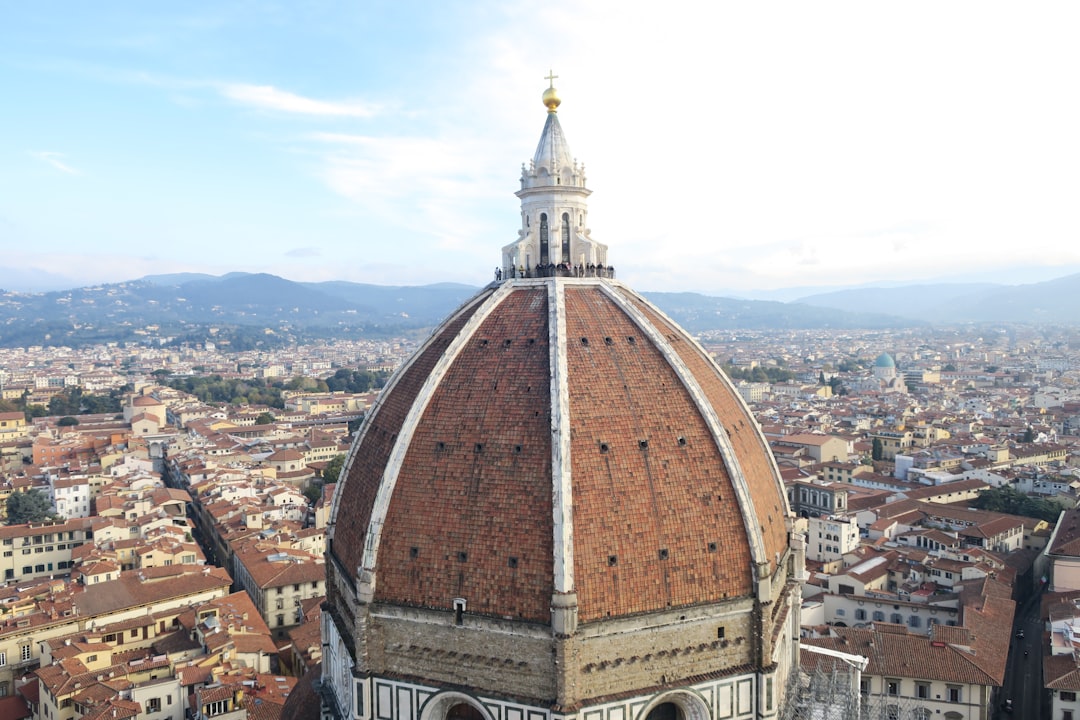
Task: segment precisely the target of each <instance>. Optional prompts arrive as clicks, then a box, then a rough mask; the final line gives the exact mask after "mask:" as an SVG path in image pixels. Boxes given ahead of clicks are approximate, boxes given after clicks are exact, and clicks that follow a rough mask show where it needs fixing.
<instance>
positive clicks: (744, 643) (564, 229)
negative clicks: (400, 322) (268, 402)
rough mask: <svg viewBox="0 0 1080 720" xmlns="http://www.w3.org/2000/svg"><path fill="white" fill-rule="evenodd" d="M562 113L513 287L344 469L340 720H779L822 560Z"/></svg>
mask: <svg viewBox="0 0 1080 720" xmlns="http://www.w3.org/2000/svg"><path fill="white" fill-rule="evenodd" d="M550 79H553V78H549V80H550ZM544 102H545V105H546V106H547V108H548V115H547V121H546V123H545V126H544V132H543V135H542V137H541V140H540V145H539V147H538V148H537V152H536V156H535V157H534V158H533V162H532V165H531V167H530V168H529V169H528V170H526V171H525V173H524V174H523V176H522V186H521V190H520V191H519V192H518V193H517V195H518V197H519V198H521V202H522V222H523V227H522V230H521V232H520V233H519V240H518V241H517V242H516V243H514V244H512V245H509V246H507V247H506V248H503V251H502V254H503V267H502V268H501V270H502V272H501V273H498V274H497V275H496V280H495V282H493V283H491V284H490V285H488V286H487V287H485V288H483V289H482V290H481V291H480V292H479V293H477V295H476V296H474V297H473V298H472V299H470V300H468V301H467V302H465V303H464V304H463V305H462V306H461V307H459V308H458V309H456V310H455V311H453V312H452V313H451V314H450V315H449V317H448V318H447V319H446V320H445V321H444V322H443V324H442V325H440V326H439V327H438V328H437V329H436V330H435V331H434V332H433V333H432V334H431V336H430V337H429V338H428V339H427V340H426V341H425V342H424V344H423V345H422V346H421V347H420V348H419V349H418V350H417V351H416V353H415V354H414V355H413V356H412V357H411V358H410V359H409V360H408V361H407V362H406V363H405V364H404V365H403V366H402V367H401V368H400V369H399V370H398V371H397V372H396V373H395V374H394V376H393V378H392V379H391V380H390V382H389V383H388V385H387V386H386V388H385V389H384V390H383V391H382V393H381V394H380V396H379V399H378V401H377V402H376V403H375V405H374V406H373V407H372V408H371V410H370V411H369V413H368V414H367V416H366V417H365V420H364V424H363V425H362V427H361V428H360V429H359V430H358V432H357V437H356V440H355V441H354V443H353V446H352V448H351V450H350V452H349V456H348V458H347V460H346V462H345V465H344V467H343V469H342V472H341V475H340V478H339V481H338V484H337V488H336V491H335V496H334V500H333V505H332V510H331V519H330V524H329V526H328V528H327V537H328V547H327V563H326V566H327V595H328V597H327V602H326V604H325V605H324V612H323V615H322V623H323V625H322V633H323V672H322V698H323V709H324V716H325V717H334V718H341V719H343V720H344V719H348V720H728V719H729V718H730V719H734V720H763V719H766V718H778V717H779V716H780V713H781V708H782V707H783V704H784V700H785V693H786V690H787V687H788V680H789V678H792V677H794V676H795V675H797V672H798V637H799V633H798V631H799V603H800V593H799V584H798V579H799V576H800V575H801V571H802V566H803V556H802V552H801V541H800V540H799V539H797V538H795V537H793V535H792V528H791V522H792V513H791V512H790V510H789V508H788V502H787V495H786V493H785V491H784V486H783V483H782V481H781V479H780V475H779V472H778V470H777V467H776V463H775V461H774V460H773V457H772V455H771V453H770V451H769V447H768V444H767V442H766V440H765V437H764V436H763V435H762V432H761V430H760V428H759V427H758V425H757V423H756V422H755V420H754V418H753V417H752V416H751V414H750V412H749V410H748V408H747V407H746V405H745V404H744V403H743V401H742V399H741V397H740V396H739V393H738V392H736V390H735V388H734V386H733V385H732V383H731V382H730V380H728V378H727V377H726V376H725V375H724V374H723V373H722V372H721V371H720V369H719V368H718V367H717V366H716V364H715V363H714V362H713V361H712V359H711V358H710V357H709V355H708V353H706V352H705V351H704V350H703V349H702V348H701V346H699V345H698V344H697V342H696V341H695V340H694V339H693V338H692V337H691V336H690V335H689V334H688V333H687V332H686V331H685V330H683V329H682V328H680V327H679V326H678V325H676V324H675V323H674V322H673V321H672V320H671V319H670V318H668V317H667V316H666V315H664V314H663V313H662V312H660V311H659V310H658V309H657V308H656V307H654V306H653V305H652V304H651V303H649V302H648V301H647V300H645V299H644V298H643V297H642V296H641V295H639V294H638V293H636V292H634V291H633V290H632V289H631V288H629V287H627V286H626V285H624V284H622V283H621V282H619V281H617V280H615V279H614V278H613V277H612V274H611V272H610V265H608V258H607V248H606V246H604V245H602V244H600V243H596V242H593V241H592V240H590V239H589V235H588V231H587V230H586V229H585V217H586V212H585V211H586V206H585V203H586V199H587V197H588V195H589V191H588V190H587V189H586V188H585V176H584V170H583V169H582V168H581V167H580V166H579V165H577V164H576V163H575V162H574V161H573V160H572V158H571V155H570V151H569V149H568V146H567V143H566V139H565V137H564V136H563V132H562V128H561V127H560V125H559V121H558V118H557V115H556V113H555V110H556V109H557V107H558V105H559V100H558V96H557V95H556V93H555V89H554V87H549V88H548V89H547V91H546V92H545V93H544ZM545 222H546V223H547V224H546V226H545V225H544V223H545ZM533 253H536V255H533ZM544 253H547V254H546V256H545V255H544ZM545 259H546V260H547V263H544V262H543V260H545Z"/></svg>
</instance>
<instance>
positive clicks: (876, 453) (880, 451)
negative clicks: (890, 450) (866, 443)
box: [870, 438, 885, 462]
mask: <svg viewBox="0 0 1080 720" xmlns="http://www.w3.org/2000/svg"><path fill="white" fill-rule="evenodd" d="M884 456H885V447H884V446H883V445H882V444H881V438H874V443H873V446H872V447H871V448H870V458H871V459H872V460H874V461H875V462H876V461H878V460H881V459H882V458H883V457H884Z"/></svg>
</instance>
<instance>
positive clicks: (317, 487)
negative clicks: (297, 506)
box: [304, 478, 325, 505]
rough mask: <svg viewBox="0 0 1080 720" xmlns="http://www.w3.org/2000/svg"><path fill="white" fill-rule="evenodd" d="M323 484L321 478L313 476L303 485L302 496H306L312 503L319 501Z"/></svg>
mask: <svg viewBox="0 0 1080 720" xmlns="http://www.w3.org/2000/svg"><path fill="white" fill-rule="evenodd" d="M324 484H325V483H323V481H322V480H319V479H318V478H313V479H312V480H311V482H309V483H308V484H307V485H306V486H305V487H304V497H306V498H307V501H308V503H310V504H311V505H314V504H315V503H317V502H319V498H321V497H322V492H323V485H324Z"/></svg>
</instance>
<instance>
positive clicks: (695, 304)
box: [643, 292, 925, 332]
mask: <svg viewBox="0 0 1080 720" xmlns="http://www.w3.org/2000/svg"><path fill="white" fill-rule="evenodd" d="M643 295H645V297H647V298H648V299H649V300H650V301H652V302H653V303H655V304H656V306H657V307H659V308H660V309H661V310H663V311H664V312H665V313H667V314H668V315H669V316H671V318H672V319H673V320H675V321H676V322H678V323H679V324H680V325H682V326H683V327H684V328H686V329H687V330H689V331H691V332H704V331H706V330H729V329H737V328H745V329H749V328H760V329H772V330H781V329H784V330H790V329H796V328H800V329H806V328H844V329H852V328H899V327H911V326H914V325H922V324H925V323H923V322H922V321H911V320H905V319H901V318H898V317H896V316H894V315H886V314H884V313H870V312H853V311H846V310H839V309H832V308H821V307H814V306H811V305H805V304H801V303H783V302H775V301H770V300H735V299H732V298H722V297H712V296H709V295H699V294H697V293H662V292H656V293H643Z"/></svg>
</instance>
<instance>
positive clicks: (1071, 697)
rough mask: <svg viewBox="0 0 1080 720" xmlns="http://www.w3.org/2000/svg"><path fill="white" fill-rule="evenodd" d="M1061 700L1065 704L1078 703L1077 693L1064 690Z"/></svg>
mask: <svg viewBox="0 0 1080 720" xmlns="http://www.w3.org/2000/svg"><path fill="white" fill-rule="evenodd" d="M1061 699H1062V700H1063V701H1065V702H1076V693H1075V692H1072V691H1071V690H1062V691H1061Z"/></svg>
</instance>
